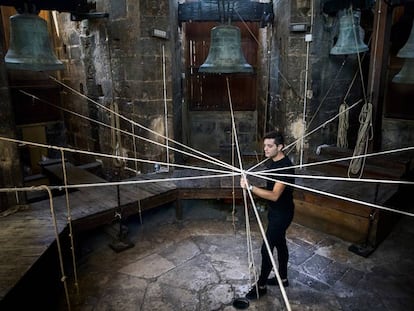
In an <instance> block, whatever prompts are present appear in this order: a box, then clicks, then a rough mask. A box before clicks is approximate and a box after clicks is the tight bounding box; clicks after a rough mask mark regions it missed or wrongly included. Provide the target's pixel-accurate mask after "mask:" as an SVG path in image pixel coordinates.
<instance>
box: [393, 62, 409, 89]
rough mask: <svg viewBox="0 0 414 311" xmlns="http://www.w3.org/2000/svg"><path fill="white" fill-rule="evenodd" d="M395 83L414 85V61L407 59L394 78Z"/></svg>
mask: <svg viewBox="0 0 414 311" xmlns="http://www.w3.org/2000/svg"><path fill="white" fill-rule="evenodd" d="M392 82H394V83H405V84H414V59H412V58H406V59H405V60H404V65H403V66H402V68H401V70H400V72H399V73H397V74H396V75H395V76H394V78H392Z"/></svg>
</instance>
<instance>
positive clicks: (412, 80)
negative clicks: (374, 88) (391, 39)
mask: <svg viewBox="0 0 414 311" xmlns="http://www.w3.org/2000/svg"><path fill="white" fill-rule="evenodd" d="M397 57H401V58H405V60H404V65H403V67H402V68H401V70H400V72H399V73H397V74H396V75H395V76H394V78H393V79H392V82H394V83H406V84H414V23H413V26H412V27H411V33H410V36H409V37H408V40H407V42H406V43H405V45H404V46H403V47H402V48H401V49H400V50H399V51H398V53H397Z"/></svg>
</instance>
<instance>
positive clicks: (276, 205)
mask: <svg viewBox="0 0 414 311" xmlns="http://www.w3.org/2000/svg"><path fill="white" fill-rule="evenodd" d="M284 146H285V145H284V138H283V135H282V134H281V133H279V132H270V133H268V134H266V135H265V137H264V153H265V156H266V157H267V158H268V161H266V167H267V168H268V169H269V170H273V169H278V170H277V171H275V173H274V174H275V175H274V176H273V177H272V178H271V179H273V180H277V181H270V180H267V182H266V188H260V187H256V186H254V185H251V184H249V182H248V180H247V179H245V178H241V179H240V186H241V187H242V188H243V189H247V188H249V189H250V191H251V192H252V193H253V194H254V195H256V196H258V197H260V198H263V199H265V200H267V201H268V215H267V217H268V225H267V230H266V239H267V241H268V243H269V246H270V249H271V250H272V252H273V249H274V248H275V247H276V250H277V258H278V264H279V266H278V271H279V275H280V278H281V279H282V284H283V286H284V287H287V286H289V281H288V278H287V266H288V259H289V251H288V248H287V244H286V230H287V228H288V227H289V225H290V224H291V222H292V219H293V213H294V203H293V188H292V187H291V186H289V185H286V184H285V183H283V182H286V183H289V184H293V183H294V178H293V177H284V176H277V174H291V175H293V174H294V169H293V168H292V162H291V161H290V160H289V158H288V157H287V156H285V154H284V153H283V151H282V150H283V147H284ZM281 168H286V169H282V170H280V169H281ZM269 177H270V176H269ZM261 255H262V266H261V271H260V276H259V279H258V281H257V285H258V290H256V286H253V288H252V289H251V290H250V291H249V292H248V293H247V294H246V298H248V299H257V298H259V297H261V296H263V295H265V294H266V292H267V288H266V285H278V282H277V279H276V277H274V278H271V279H268V277H269V274H270V272H271V271H272V268H273V266H272V262H271V260H270V257H269V253H268V251H267V248H266V245H265V243H264V241H263V244H262V248H261ZM258 295H259V296H258Z"/></svg>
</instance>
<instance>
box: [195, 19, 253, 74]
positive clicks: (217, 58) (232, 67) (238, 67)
mask: <svg viewBox="0 0 414 311" xmlns="http://www.w3.org/2000/svg"><path fill="white" fill-rule="evenodd" d="M198 71H199V72H204V73H252V72H253V67H252V66H251V65H250V64H248V63H247V62H246V59H245V58H244V55H243V52H242V49H241V35H240V29H239V28H238V27H236V26H232V25H219V26H216V27H214V28H213V29H211V40H210V50H209V52H208V56H207V59H206V60H205V62H204V63H203V64H202V65H201V66H200V68H199V70H198Z"/></svg>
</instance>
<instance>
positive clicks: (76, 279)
mask: <svg viewBox="0 0 414 311" xmlns="http://www.w3.org/2000/svg"><path fill="white" fill-rule="evenodd" d="M60 154H61V156H62V172H63V182H64V185H65V198H66V213H67V224H68V228H69V239H70V248H71V251H72V254H71V255H72V267H73V275H74V279H75V288H76V294H77V295H78V296H79V282H78V273H77V269H76V256H75V244H74V242H73V227H72V212H71V208H70V204H69V191H68V188H67V185H68V178H67V174H66V163H65V152H64V151H63V150H60Z"/></svg>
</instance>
